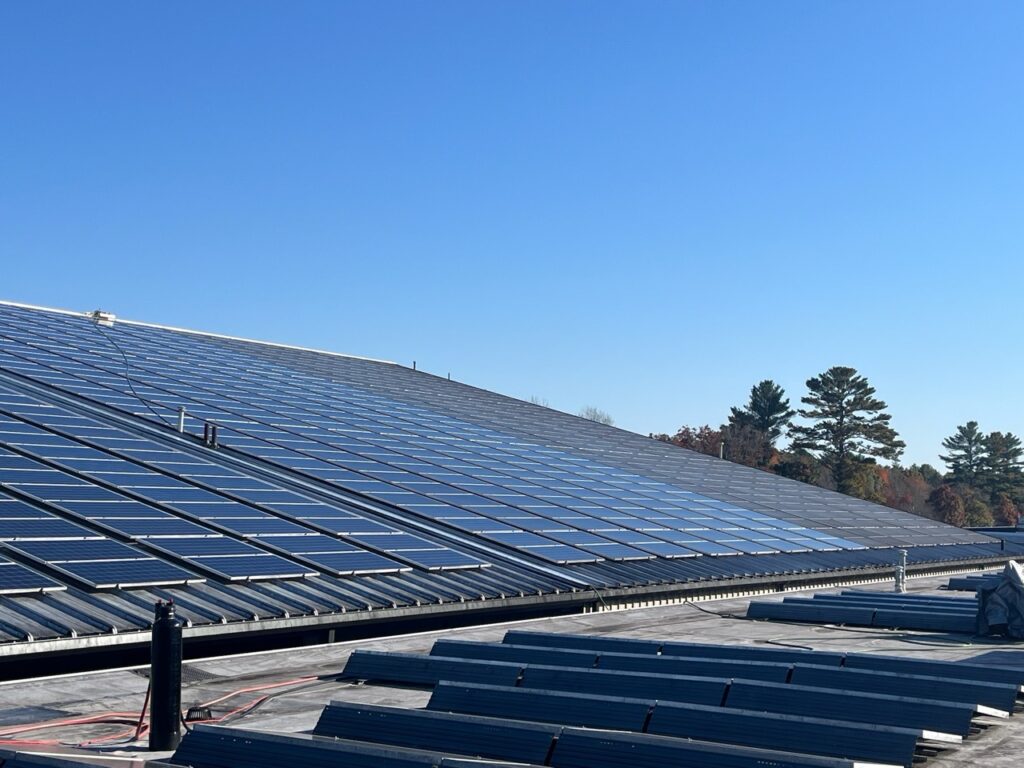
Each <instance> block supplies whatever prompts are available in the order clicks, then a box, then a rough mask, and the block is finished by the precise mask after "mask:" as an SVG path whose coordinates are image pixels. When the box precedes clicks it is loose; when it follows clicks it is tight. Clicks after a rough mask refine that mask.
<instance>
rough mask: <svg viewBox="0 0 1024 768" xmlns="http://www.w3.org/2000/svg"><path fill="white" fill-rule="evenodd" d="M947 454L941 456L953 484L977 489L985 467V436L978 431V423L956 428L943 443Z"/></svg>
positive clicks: (969, 423) (986, 450)
mask: <svg viewBox="0 0 1024 768" xmlns="http://www.w3.org/2000/svg"><path fill="white" fill-rule="evenodd" d="M942 447H943V448H945V449H946V451H947V453H946V454H945V455H944V456H939V458H940V459H942V460H943V461H944V462H945V463H946V466H947V467H948V468H949V480H950V482H953V483H959V484H960V485H966V486H968V487H970V488H976V487H977V486H978V483H979V481H980V479H981V475H982V472H983V470H984V467H985V459H986V454H987V453H988V447H987V446H986V440H985V435H983V434H982V433H981V430H979V429H978V422H976V421H968V422H967V423H966V424H962V425H960V426H959V427H957V428H956V432H955V433H954V434H952V435H950V436H949V437H947V438H946V439H945V440H943V441H942Z"/></svg>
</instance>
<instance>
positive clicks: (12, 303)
mask: <svg viewBox="0 0 1024 768" xmlns="http://www.w3.org/2000/svg"><path fill="white" fill-rule="evenodd" d="M0 306H7V307H18V308H19V309H32V310H36V311H38V312H53V313H55V314H59V315H72V316H73V317H85V318H91V317H92V310H90V311H88V312H76V311H75V310H72V309H58V308H56V307H42V306H39V305H38V304H26V303H24V302H20V301H8V300H6V299H0ZM121 324H125V325H137V326H139V327H141V328H157V329H159V330H163V331H174V332H175V333H190V334H192V335H193V336H209V337H210V338H213V339H225V340H226V341H244V342H245V343H247V344H260V345H262V346H265V347H276V348H278V349H293V350H296V351H298V352H315V353H316V354H318V355H330V356H331V357H343V358H347V359H350V360H365V361H367V362H370V363H384V364H386V365H398V363H396V362H394V361H393V360H381V359H379V358H376V357H364V356H362V355H347V354H345V353H343V352H330V351H328V350H326V349H316V348H315V347H300V346H297V345H295V344H282V343H280V342H276V341H261V340H259V339H249V338H246V337H245V336H230V335H228V334H225V333H212V332H210V331H196V330H193V329H191V328H179V327H177V326H174V325H160V324H159V323H146V322H143V321H141V320H124V319H122V318H120V317H118V318H117V321H116V325H121Z"/></svg>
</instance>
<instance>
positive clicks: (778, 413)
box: [729, 379, 796, 447]
mask: <svg viewBox="0 0 1024 768" xmlns="http://www.w3.org/2000/svg"><path fill="white" fill-rule="evenodd" d="M730 410H731V413H730V415H729V426H730V427H752V428H754V429H756V430H757V431H758V432H761V433H762V434H763V435H764V439H765V442H766V443H767V444H768V446H769V447H771V446H774V445H775V441H776V440H778V439H779V438H780V437H782V433H783V432H785V431H786V429H787V428H788V427H789V422H790V420H791V419H792V418H793V417H794V416H795V415H796V411H794V410H793V409H792V408H790V407H789V398H787V397H786V391H785V390H784V389H783V388H782V387H780V386H779V385H778V384H776V383H775V382H774V381H772V380H771V379H765V380H764V381H762V382H760V383H759V384H756V385H755V386H753V387H751V388H750V400H749V401H747V404H746V405H745V406H743V407H742V408H735V407H734V408H731V409H730Z"/></svg>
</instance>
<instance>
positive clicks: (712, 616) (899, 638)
mask: <svg viewBox="0 0 1024 768" xmlns="http://www.w3.org/2000/svg"><path fill="white" fill-rule="evenodd" d="M948 578H949V577H948V576H929V577H918V578H912V579H911V580H910V582H909V585H908V586H909V591H911V592H914V593H919V594H924V593H938V594H944V595H947V596H948V595H950V594H951V593H949V592H941V593H940V592H938V589H939V587H941V586H943V585H945V583H946V582H947V581H948ZM838 589H841V588H838V587H837V588H830V589H815V590H806V592H815V593H825V592H834V591H838ZM858 589H874V590H878V591H884V592H891V591H892V582H880V583H877V584H873V585H867V586H860V587H858ZM766 597H770V595H765V594H760V595H751V596H746V597H734V598H729V599H716V600H703V601H701V602H700V603H676V604H667V605H658V606H653V607H645V608H635V609H623V610H611V611H606V612H598V613H586V614H575V615H570V616H561V617H554V618H542V619H531V620H525V621H516V622H505V623H498V624H489V625H483V626H475V627H465V628H457V629H448V630H438V631H431V632H421V633H416V634H407V635H396V636H392V637H382V638H375V639H366V640H356V641H349V642H341V643H336V644H331V645H319V646H312V647H306V648H296V649H288V650H281V651H271V652H261V653H252V654H242V655H238V656H228V657H220V658H212V659H202V660H195V661H188V662H186V664H185V671H184V682H185V686H184V689H183V692H182V705H183V707H189V706H193V705H196V704H200V703H203V702H208V701H211V700H213V699H217V698H219V697H221V696H225V695H226V694H230V693H232V692H235V691H239V690H240V689H245V688H252V687H257V686H265V685H269V684H273V683H281V682H286V681H296V680H301V679H303V678H310V677H312V678H323V679H312V680H305V681H303V682H300V683H295V684H293V685H290V686H289V685H284V686H281V687H280V688H276V689H273V692H274V694H275V695H274V696H273V697H272V698H271V699H269V700H268V701H266V702H265V703H264V704H262V705H261V706H259V707H258V708H256V709H254V710H253V711H252V712H251V713H248V714H246V715H244V716H242V717H240V718H238V719H236V720H233V721H232V722H231V725H232V726H235V727H240V728H245V729H250V730H257V731H270V732H278V733H299V732H303V731H309V730H310V729H311V728H312V727H313V726H314V725H315V723H316V721H317V718H318V717H319V715H320V712H321V710H322V709H323V708H324V706H325V705H327V704H328V703H329V702H330V701H332V700H340V701H348V702H356V703H363V704H378V705H389V706H401V707H412V708H418V707H422V706H424V705H425V704H426V702H427V699H428V698H429V695H430V694H429V691H424V690H418V689H413V688H403V687H398V686H394V685H376V684H356V683H352V682H348V681H344V680H336V679H331V678H332V677H333V676H336V675H338V674H339V673H340V672H341V671H342V670H343V669H344V666H345V661H346V659H347V658H348V656H349V654H350V653H351V652H352V651H353V650H355V649H357V648H362V649H372V650H385V651H401V652H409V653H426V652H427V651H428V650H429V649H430V647H431V646H432V645H433V643H434V641H435V640H437V639H439V638H459V639H463V640H478V641H487V642H493V641H498V640H500V639H501V638H502V636H503V635H504V633H505V631H506V630H507V629H509V628H512V627H518V628H525V629H531V630H537V631H553V632H572V633H585V634H594V635H619V636H623V637H634V638H647V639H660V640H684V641H692V642H702V643H719V644H732V645H735V644H738V643H739V644H748V645H767V646H771V645H776V646H796V647H807V648H813V649H815V650H828V651H840V652H841V651H856V652H859V653H880V654H892V655H905V656H908V657H910V658H915V659H933V660H959V659H968V658H971V659H972V660H973V661H974V662H975V663H980V664H993V665H998V666H1014V667H1020V668H1022V669H1024V644H1014V643H1008V642H1006V641H1004V640H999V639H996V638H976V637H970V636H967V635H952V634H941V633H934V632H914V631H904V630H898V631H894V630H880V629H873V628H863V627H836V626H822V625H816V624H806V625H798V624H791V623H779V622H764V621H749V620H742V619H736V618H731V617H734V616H740V617H742V616H743V614H744V613H745V610H746V606H747V603H748V602H749V601H750V600H751V599H758V600H764V599H766ZM779 597H780V598H781V597H782V595H781V594H780V595H779ZM147 671H148V670H147V669H146V668H144V667H135V668H125V669H119V670H112V671H105V672H93V673H84V674H75V675H64V676H58V677H52V678H43V679H35V680H24V681H12V682H6V683H0V712H4V711H7V712H9V711H12V710H17V709H19V708H41V710H40V711H46V710H52V711H55V712H57V713H66V714H54V715H52V716H53V717H59V716H67V717H69V716H72V715H79V716H81V715H91V714H97V713H101V712H107V711H120V712H137V711H139V710H140V709H141V707H142V703H143V699H144V697H145V694H146V688H147V682H148V680H147V677H146V676H145V675H146V672H147ZM267 692H270V691H262V692H247V693H242V694H239V695H237V696H236V697H235V698H233V699H230V700H228V701H225V702H224V703H223V704H222V705H221V706H222V707H225V708H229V709H233V708H235V707H240V706H243V705H245V704H247V703H248V702H250V701H252V700H254V699H255V698H257V697H258V696H260V695H262V693H267ZM978 722H979V723H981V724H983V725H988V726H990V727H989V728H987V730H986V732H985V733H983V734H982V735H981V736H979V737H977V738H972V739H970V740H968V741H965V742H964V743H963V744H962V745H960V746H958V747H956V748H955V749H951V750H948V751H945V752H942V753H940V755H939V756H937V757H936V758H934V759H932V760H930V761H929V764H930V765H934V766H936V768H941V767H942V766H951V767H952V766H967V765H976V764H979V763H982V764H984V765H986V766H996V767H997V768H999V767H1001V766H1005V767H1006V768H1010V767H1011V766H1016V764H1017V763H1018V762H1019V755H1020V751H1021V750H1022V749H1024V718H1020V717H1011V718H1009V719H1000V718H986V717H981V718H979V719H978ZM117 728H118V727H117V726H104V727H99V726H95V725H92V726H76V727H74V728H67V729H63V730H61V731H59V732H54V733H55V734H57V735H59V737H60V738H61V739H62V740H63V741H64V742H66V743H67V742H80V741H82V740H86V739H92V738H97V737H99V736H102V735H103V734H104V733H110V732H112V730H113V731H116V730H117ZM120 728H122V729H123V728H124V726H120ZM0 746H2V745H0ZM144 746H145V745H144V744H143V745H123V747H122V748H120V749H115V750H113V751H108V752H106V754H107V756H108V757H116V758H120V759H119V760H118V761H116V762H110V763H107V764H108V765H111V766H113V765H121V766H124V765H128V764H129V763H126V762H125V760H124V759H125V758H130V757H133V756H134V757H139V756H141V755H140V751H141V750H140V747H141V748H144ZM39 749H40V750H41V751H50V752H52V750H50V749H48V748H43V747H40V748H39ZM145 754H146V756H150V755H149V754H148V753H145ZM96 764H97V765H100V764H102V762H97V763H96Z"/></svg>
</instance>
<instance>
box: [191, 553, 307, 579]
mask: <svg viewBox="0 0 1024 768" xmlns="http://www.w3.org/2000/svg"><path fill="white" fill-rule="evenodd" d="M192 562H193V564H195V565H198V566H201V567H206V568H211V569H213V570H216V571H218V572H220V573H223V574H226V575H228V576H229V577H245V578H252V577H258V576H265V577H277V578H283V577H286V576H289V575H291V576H299V575H302V574H309V575H312V574H313V573H315V571H312V570H310V569H309V568H303V567H302V566H301V565H299V564H298V563H292V562H289V561H287V560H285V559H283V558H280V557H275V556H274V555H232V556H228V557H222V556H216V555H214V556H211V557H202V558H198V559H196V560H194V561H192Z"/></svg>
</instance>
